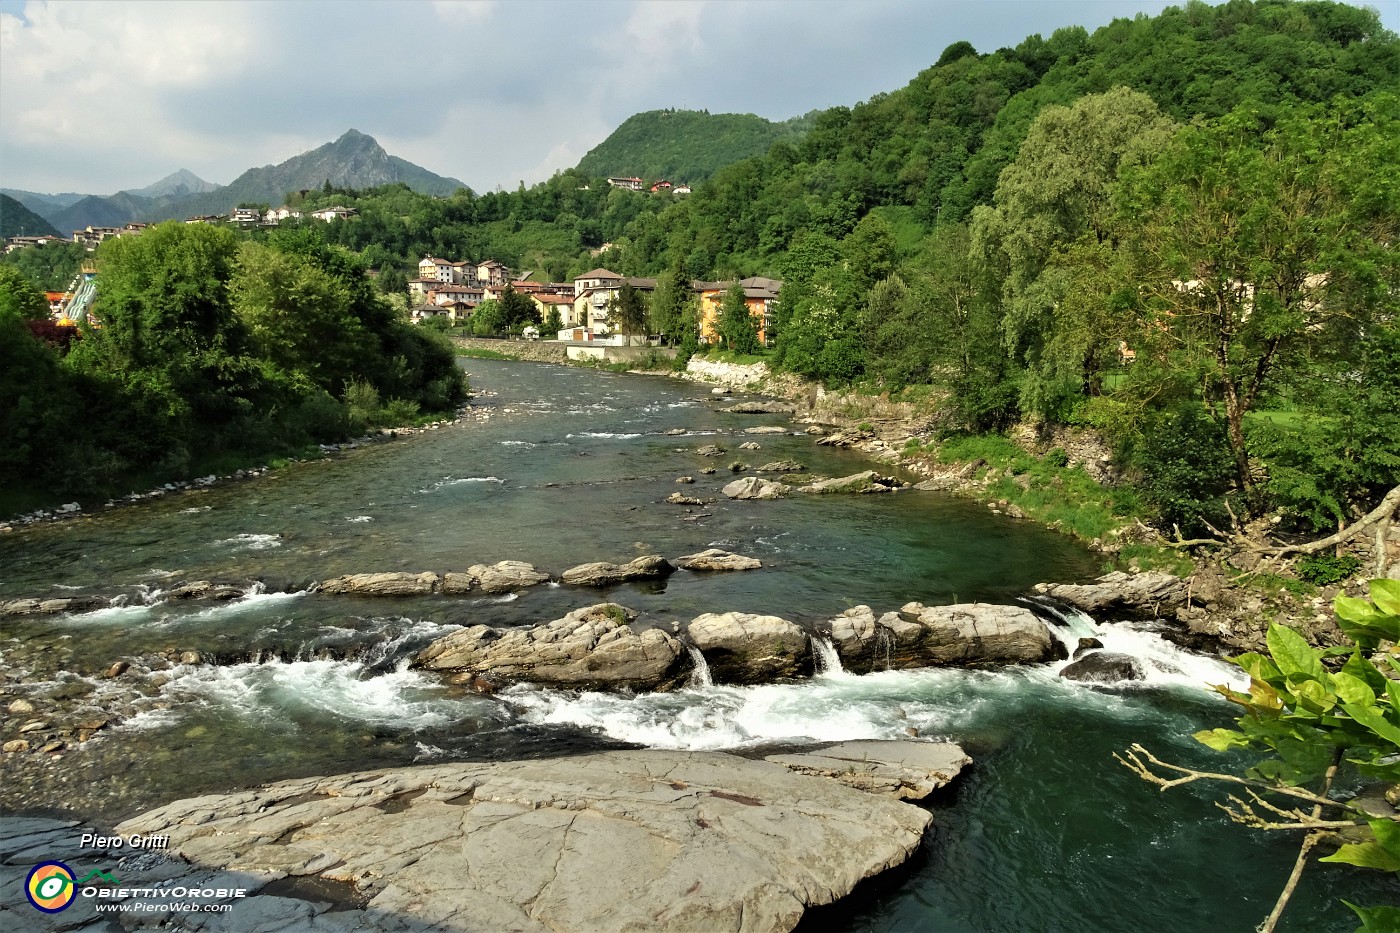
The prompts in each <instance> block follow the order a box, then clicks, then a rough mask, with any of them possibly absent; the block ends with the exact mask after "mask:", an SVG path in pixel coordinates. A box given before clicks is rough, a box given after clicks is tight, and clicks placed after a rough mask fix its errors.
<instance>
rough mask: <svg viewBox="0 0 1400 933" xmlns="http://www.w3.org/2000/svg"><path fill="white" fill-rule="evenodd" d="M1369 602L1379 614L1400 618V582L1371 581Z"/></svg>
mask: <svg viewBox="0 0 1400 933" xmlns="http://www.w3.org/2000/svg"><path fill="white" fill-rule="evenodd" d="M1371 600H1372V602H1374V603H1375V604H1376V608H1377V609H1379V610H1380V611H1381V612H1384V613H1386V614H1387V615H1392V616H1400V580H1372V581H1371Z"/></svg>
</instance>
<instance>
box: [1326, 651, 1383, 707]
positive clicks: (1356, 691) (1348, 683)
mask: <svg viewBox="0 0 1400 933" xmlns="http://www.w3.org/2000/svg"><path fill="white" fill-rule="evenodd" d="M1353 657H1354V656H1353ZM1332 689H1333V690H1335V691H1337V696H1339V697H1341V698H1342V702H1343V703H1353V704H1355V705H1357V706H1375V705H1376V692H1375V691H1374V690H1373V689H1371V685H1370V684H1368V683H1367V682H1366V681H1364V680H1362V679H1361V678H1360V677H1357V676H1356V675H1354V674H1349V673H1347V672H1346V671H1345V670H1341V671H1338V672H1337V673H1335V674H1333V675H1332Z"/></svg>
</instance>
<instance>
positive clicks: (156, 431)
mask: <svg viewBox="0 0 1400 933" xmlns="http://www.w3.org/2000/svg"><path fill="white" fill-rule="evenodd" d="M47 249H48V247H44V248H43V249H42V250H35V252H45V251H47ZM96 263H97V268H98V276H99V281H100V283H101V298H100V303H99V307H100V315H101V322H102V326H101V327H100V328H85V329H84V330H83V332H82V333H81V334H80V336H79V337H78V338H77V339H73V340H72V341H71V342H68V343H67V349H66V352H63V349H64V347H63V343H62V342H61V341H47V340H42V339H37V337H36V334H37V335H39V336H52V332H51V330H49V329H45V328H35V327H31V323H32V322H36V321H43V320H45V319H47V317H48V303H47V302H46V301H45V300H44V297H43V295H42V294H41V293H40V292H39V290H38V289H37V288H36V287H35V285H34V283H33V282H32V281H31V280H30V279H28V278H27V277H25V276H24V274H23V273H22V272H20V271H19V269H18V268H17V267H16V266H15V265H13V264H5V265H0V399H3V400H4V404H3V406H0V438H3V439H4V441H3V443H0V490H3V497H0V506H3V507H4V508H5V509H6V510H13V509H15V508H20V507H23V506H24V505H25V504H27V503H29V502H48V503H52V502H53V501H54V497H55V496H62V497H65V498H66V497H73V496H83V497H87V498H91V497H93V496H102V495H108V494H112V493H114V492H121V491H126V490H128V489H131V488H133V487H134V486H137V485H139V484H141V483H151V482H166V481H169V480H171V479H188V478H193V477H195V476H199V475H201V474H204V473H209V472H216V471H219V470H222V469H225V468H231V467H232V466H236V465H244V464H246V463H248V462H249V461H250V458H255V457H266V456H280V455H288V454H294V453H300V452H301V451H302V450H303V448H305V447H307V446H308V445H311V444H315V443H317V442H329V441H336V440H341V439H344V438H346V437H349V436H351V435H352V434H354V433H355V432H358V431H363V430H364V429H365V428H366V427H368V426H371V425H374V424H378V423H389V424H398V423H403V422H405V421H408V420H412V419H413V418H414V417H416V416H418V415H419V413H420V412H423V413H427V412H450V411H451V410H452V409H453V408H454V406H456V405H457V404H458V403H459V402H460V401H461V400H462V399H463V397H464V394H465V385H464V383H463V379H462V374H461V371H460V370H459V369H458V368H457V366H456V362H455V359H454V356H453V353H452V349H451V347H450V346H449V345H447V344H446V342H445V341H443V340H442V339H441V338H440V337H437V336H435V335H433V334H431V333H429V332H425V331H423V330H421V329H419V328H415V327H412V326H411V325H409V324H407V323H406V322H404V321H401V320H400V319H398V317H397V316H396V315H395V313H394V311H393V308H392V306H391V305H390V303H389V302H387V301H385V300H384V298H383V297H382V296H381V295H379V294H378V293H377V292H376V291H375V290H374V289H373V287H372V286H371V284H370V281H369V278H368V277H367V276H366V274H365V270H364V269H363V267H362V266H361V260H360V259H359V258H358V257H356V256H354V255H353V254H351V253H348V252H346V251H345V250H341V249H339V248H336V247H328V246H326V245H325V244H323V243H320V242H318V241H317V240H316V239H315V238H314V237H311V236H308V235H306V234H305V233H304V232H302V231H295V230H292V231H279V232H277V233H276V234H274V235H273V236H271V237H269V238H268V239H267V241H266V242H254V241H251V240H247V239H241V238H240V237H238V236H237V235H236V234H235V233H234V231H232V230H229V229H224V228H217V227H211V226H207V225H204V224H182V223H178V222H171V223H165V224H160V225H157V226H155V227H152V228H150V229H148V230H146V231H145V232H144V233H142V234H141V235H140V236H137V237H123V238H119V239H113V240H108V241H106V242H104V243H103V244H102V245H101V247H100V248H99V249H98V250H97V255H96Z"/></svg>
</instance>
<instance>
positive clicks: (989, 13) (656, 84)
mask: <svg viewBox="0 0 1400 933" xmlns="http://www.w3.org/2000/svg"><path fill="white" fill-rule="evenodd" d="M1166 4H1167V0H1062V2H1056V3H1045V2H1037V0H1002V2H995V3H994V2H989V0H869V2H865V3H859V4H857V3H850V2H838V0H786V2H779V0H766V2H765V0H757V2H754V0H613V2H607V0H552V2H545V0H512V2H509V3H501V2H485V0H356V2H354V3H330V2H291V3H287V2H282V3H273V2H263V3H253V2H242V0H205V2H199V3H194V2H148V0H103V2H89V0H62V2H45V0H29V2H27V3H25V4H24V5H23V7H22V10H23V12H22V15H20V16H16V15H13V14H12V13H9V12H3V11H6V10H16V9H20V7H19V5H18V0H0V167H3V172H4V177H3V179H0V184H4V185H5V186H8V187H16V188H28V189H30V190H40V191H45V190H49V191H57V190H82V191H96V192H100V193H108V192H112V191H115V190H117V189H119V188H131V187H140V186H143V185H146V184H149V183H150V182H152V181H154V180H156V179H157V178H159V177H161V176H163V175H165V174H167V173H169V172H171V171H173V170H175V169H176V168H181V167H184V168H189V169H190V170H192V171H194V172H195V173H196V174H198V175H201V176H202V177H205V178H207V179H209V180H211V181H219V182H228V181H231V180H232V179H233V177H234V176H235V175H237V174H238V173H239V172H241V171H243V170H244V169H247V168H249V167H252V166H256V165H264V164H268V163H273V162H280V161H283V160H284V159H287V158H289V157H291V156H293V155H296V154H297V153H298V152H302V151H305V150H308V149H311V148H314V147H316V146H318V145H321V144H322V143H325V142H327V141H329V140H331V139H334V138H336V137H338V136H339V135H340V134H341V133H343V132H344V131H345V130H346V129H349V128H351V127H354V128H356V129H358V130H360V131H362V132H365V133H368V134H370V135H372V136H374V137H376V138H377V139H379V140H380V142H381V143H383V144H384V145H385V147H386V148H387V149H389V151H390V152H392V153H393V154H395V155H398V156H401V157H403V158H406V159H409V160H411V161H414V162H417V163H419V164H420V165H423V166H424V167H426V168H429V169H431V170H432V171H435V172H438V173H440V174H444V175H452V176H456V177H458V178H460V179H462V180H463V181H465V182H467V183H468V184H470V185H471V186H472V187H474V188H477V189H478V190H490V189H491V188H493V187H495V186H496V185H498V184H499V185H504V186H506V187H514V186H515V184H516V182H517V181H518V180H520V179H522V178H523V179H524V180H525V181H526V182H527V183H532V182H534V181H538V180H541V179H543V178H547V177H548V176H549V175H550V174H552V173H553V172H554V171H555V170H557V169H561V168H566V167H568V166H570V165H574V164H577V160H578V158H580V157H581V156H582V154H583V153H584V152H586V151H587V150H589V149H590V148H592V147H593V146H595V145H597V144H598V143H599V142H601V141H602V139H603V138H604V137H605V136H607V134H608V133H609V132H610V131H611V130H612V129H613V128H614V127H616V126H617V125H618V124H619V123H621V122H622V121H623V120H624V119H626V118H627V117H628V116H630V115H632V114H633V113H636V112H639V111H642V110H652V109H657V108H661V107H690V108H694V109H708V110H710V111H712V112H726V111H739V112H752V113H757V114H760V115H762V116H765V117H768V118H769V119H784V118H787V117H791V116H796V115H798V114H801V113H804V112H806V111H808V110H811V109H813V108H817V107H829V106H832V105H835V104H847V105H849V104H853V103H855V102H857V101H859V100H862V99H865V98H868V97H869V96H870V95H872V94H875V93H877V92H880V91H892V90H895V89H896V88H898V87H901V86H903V85H904V84H905V83H907V82H908V81H909V80H910V79H911V78H913V77H914V76H915V75H916V74H917V73H918V72H919V71H920V70H922V69H924V68H927V67H928V66H929V65H931V64H932V63H933V62H934V61H935V60H936V59H937V57H938V54H939V53H940V52H941V51H942V50H943V48H944V47H946V46H947V45H948V44H950V43H952V42H954V41H956V40H959V39H968V40H969V41H971V42H972V43H973V44H974V45H975V46H976V47H977V48H979V49H981V50H982V51H991V50H993V49H995V48H997V47H999V46H1003V45H1014V44H1016V43H1018V42H1019V41H1020V40H1021V39H1022V38H1024V37H1025V36H1026V35H1028V34H1030V33H1033V32H1041V33H1043V34H1046V35H1048V34H1049V33H1050V32H1051V31H1052V30H1053V29H1055V28H1056V27H1058V26H1062V25H1067V24H1071V23H1081V24H1084V25H1087V26H1089V27H1090V28H1093V27H1095V26H1097V25H1099V24H1102V23H1104V22H1107V21H1108V20H1109V19H1111V18H1112V17H1114V16H1131V15H1133V14H1134V13H1136V12H1138V11H1146V12H1149V13H1155V12H1157V11H1159V10H1160V9H1162V8H1163V7H1164V6H1166ZM1388 7H1389V8H1390V11H1389V13H1387V11H1386V9H1382V16H1383V17H1384V18H1385V20H1386V23H1387V25H1388V26H1389V27H1390V28H1396V27H1400V4H1389V5H1388Z"/></svg>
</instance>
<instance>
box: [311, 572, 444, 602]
mask: <svg viewBox="0 0 1400 933" xmlns="http://www.w3.org/2000/svg"><path fill="white" fill-rule="evenodd" d="M437 584H438V575H437V574H435V573H431V572H425V573H352V574H348V575H346V576H343V577H336V578H335V579H334V580H324V581H322V582H321V587H320V589H321V592H322V593H330V594H333V595H342V594H343V595H349V596H426V595H428V594H429V593H432V592H433V590H435V589H437Z"/></svg>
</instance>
